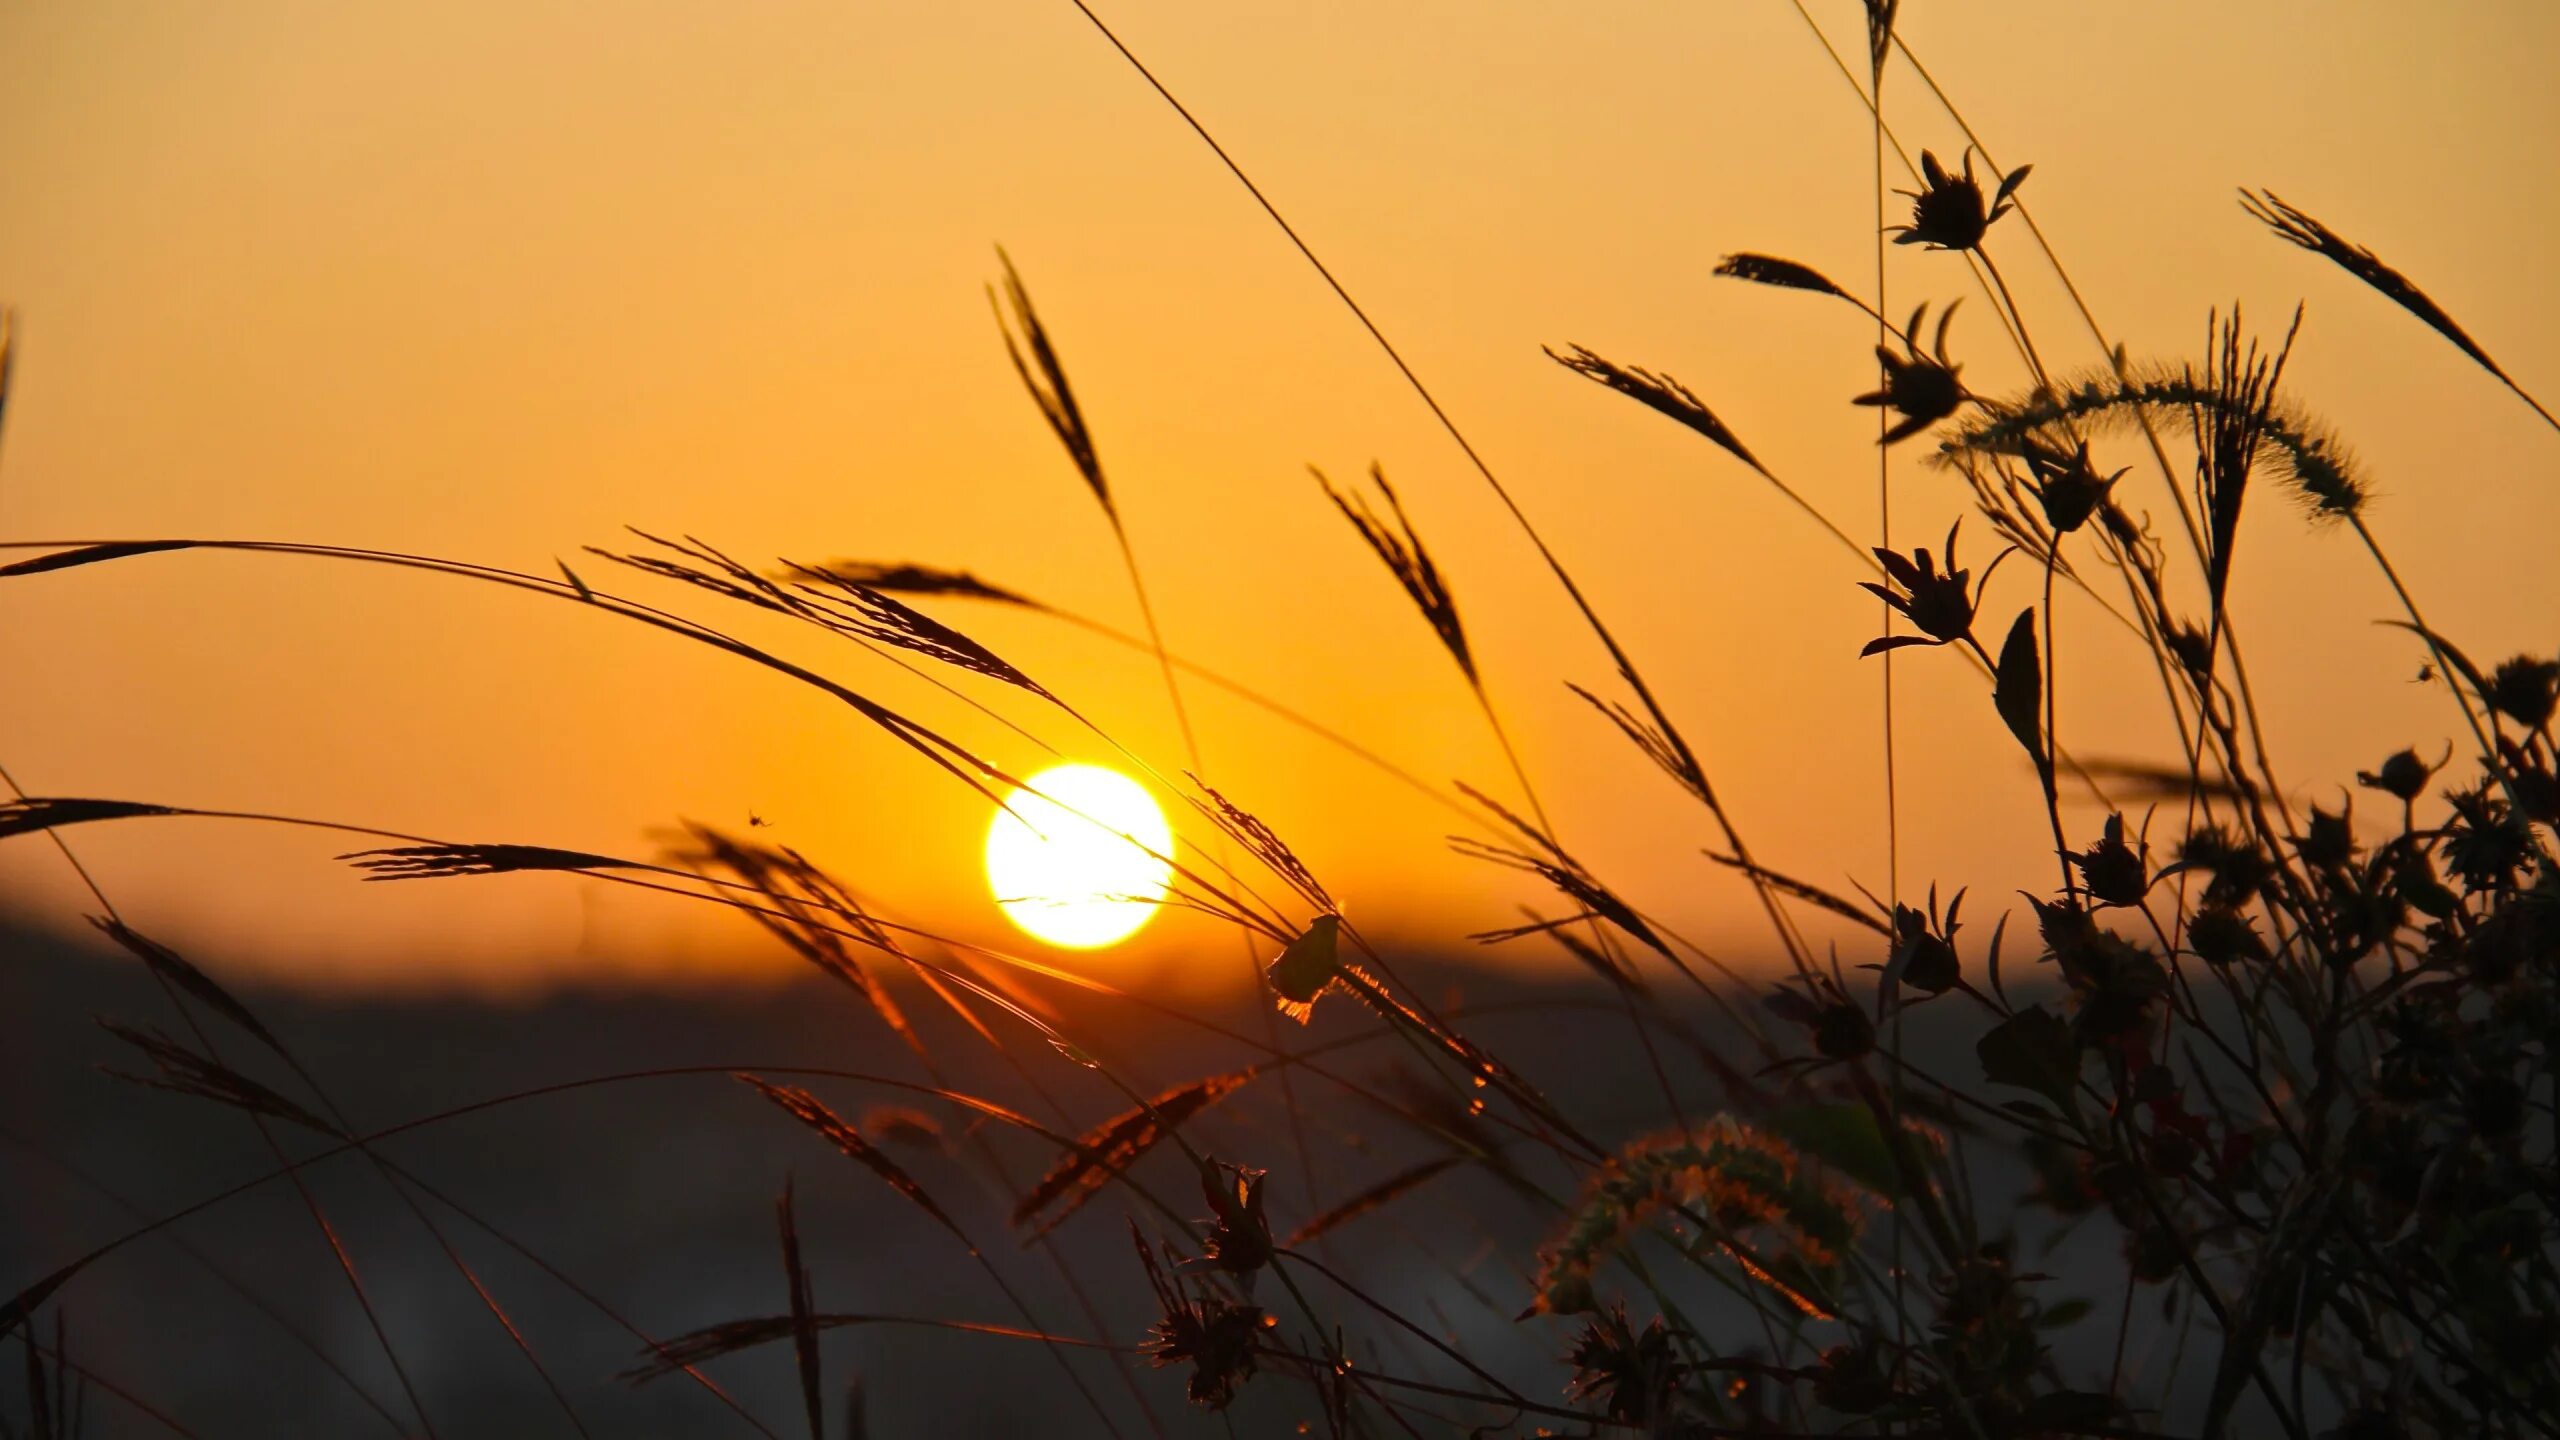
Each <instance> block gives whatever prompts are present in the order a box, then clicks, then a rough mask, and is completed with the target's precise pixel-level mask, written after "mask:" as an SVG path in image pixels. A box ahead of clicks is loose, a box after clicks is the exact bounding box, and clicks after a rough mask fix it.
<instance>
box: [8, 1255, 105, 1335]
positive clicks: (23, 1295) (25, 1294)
mask: <svg viewBox="0 0 2560 1440" xmlns="http://www.w3.org/2000/svg"><path fill="white" fill-rule="evenodd" d="M97 1258H98V1257H97V1256H96V1255H86V1256H83V1257H81V1258H80V1259H78V1260H74V1261H72V1262H71V1263H70V1264H68V1265H65V1266H63V1267H62V1268H61V1269H59V1270H56V1271H54V1272H53V1273H52V1274H50V1275H47V1276H45V1277H44V1278H43V1279H41V1280H38V1281H37V1282H36V1283H34V1284H33V1285H30V1286H28V1287H27V1288H25V1289H24V1290H21V1291H19V1292H18V1293H17V1294H15V1295H12V1296H10V1297H9V1301H8V1303H7V1304H5V1305H0V1339H5V1338H7V1336H8V1335H9V1332H11V1331H13V1330H15V1329H17V1328H18V1327H19V1326H20V1325H23V1324H25V1323H26V1321H27V1317H29V1316H31V1315H33V1314H34V1313H35V1312H36V1307H38V1306H40V1305H42V1304H44V1302H45V1301H47V1300H50V1299H52V1298H53V1292H54V1291H56V1290H59V1289H61V1288H62V1287H63V1286H65V1285H67V1284H69V1283H71V1277H72V1276H74V1275H77V1274H79V1273H80V1272H81V1271H82V1270H85V1269H87V1268H88V1266H89V1262H90V1261H92V1260H95V1259H97Z"/></svg>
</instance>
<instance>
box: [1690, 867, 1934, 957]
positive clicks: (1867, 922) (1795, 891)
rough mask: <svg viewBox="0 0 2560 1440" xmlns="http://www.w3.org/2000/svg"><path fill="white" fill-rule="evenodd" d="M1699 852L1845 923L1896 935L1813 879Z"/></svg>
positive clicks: (1882, 923)
mask: <svg viewBox="0 0 2560 1440" xmlns="http://www.w3.org/2000/svg"><path fill="white" fill-rule="evenodd" d="M1699 853H1700V854H1702V855H1704V856H1706V857H1707V858H1708V859H1710V860H1713V861H1714V862H1716V863H1717V864H1719V865H1722V866H1725V867H1727V868H1729V869H1734V870H1739V871H1741V872H1742V873H1744V874H1746V875H1750V876H1753V877H1755V878H1757V879H1759V880H1761V881H1764V882H1766V883H1767V884H1769V885H1772V886H1774V887H1776V888H1777V889H1780V890H1783V891H1785V892H1786V893H1788V894H1790V895H1793V896H1795V897H1796V898H1797V899H1799V900H1803V901H1806V902H1808V903H1810V904H1814V905H1819V906H1821V907H1822V908H1823V909H1825V910H1828V911H1830V912H1831V913H1832V914H1834V915H1837V916H1839V917H1841V918H1842V919H1844V920H1854V921H1856V922H1857V923H1858V924H1860V925H1863V926H1865V927H1866V928H1867V929H1869V930H1873V931H1875V932H1876V933H1877V934H1879V935H1885V936H1890V935H1892V934H1893V927H1892V926H1890V925H1887V924H1886V923H1885V922H1884V921H1882V920H1880V919H1878V918H1876V916H1875V914H1874V912H1873V911H1871V910H1869V909H1867V908H1865V907H1863V906H1860V905H1859V904H1857V903H1856V902H1855V901H1852V900H1849V899H1847V898H1845V897H1843V896H1842V895H1841V894H1840V893H1839V892H1837V891H1834V890H1826V889H1824V888H1823V887H1821V886H1819V885H1816V884H1814V883H1813V882H1812V881H1810V880H1799V879H1797V878H1796V877H1794V876H1793V875H1789V874H1786V873H1784V872H1782V871H1777V870H1772V869H1770V868H1769V867H1768V866H1766V865H1754V864H1752V863H1751V862H1750V861H1748V860H1745V859H1743V858H1741V857H1740V856H1738V855H1719V854H1717V853H1716V852H1715V851H1713V850H1702V851H1700V852H1699Z"/></svg>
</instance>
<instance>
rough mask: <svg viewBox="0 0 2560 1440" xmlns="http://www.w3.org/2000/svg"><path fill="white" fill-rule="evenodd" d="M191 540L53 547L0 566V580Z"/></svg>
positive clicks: (178, 546) (189, 545)
mask: <svg viewBox="0 0 2560 1440" xmlns="http://www.w3.org/2000/svg"><path fill="white" fill-rule="evenodd" d="M194 548H195V542H194V541H192V540H134V541H129V542H125V543H122V544H109V545H82V546H78V547H76V548H74V549H70V550H56V551H54V552H53V553H52V554H50V555H39V556H37V557H36V558H34V559H32V560H21V561H19V562H17V563H16V564H14V565H0V579H5V578H7V577H9V576H12V575H41V574H43V573H45V572H46V571H48V570H69V569H72V568H73V567H75V566H80V565H95V564H97V563H99V562H101V561H105V560H122V559H124V558H125V557H126V556H128V555H156V554H158V553H160V552H161V551H163V550H192V549H194Z"/></svg>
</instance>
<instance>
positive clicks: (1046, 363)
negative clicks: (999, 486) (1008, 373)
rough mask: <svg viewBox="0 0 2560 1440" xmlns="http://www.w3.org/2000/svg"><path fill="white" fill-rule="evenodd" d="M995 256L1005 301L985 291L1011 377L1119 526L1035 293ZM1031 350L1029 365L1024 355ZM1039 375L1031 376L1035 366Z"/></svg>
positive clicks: (1009, 264)
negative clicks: (1009, 319) (1009, 316)
mask: <svg viewBox="0 0 2560 1440" xmlns="http://www.w3.org/2000/svg"><path fill="white" fill-rule="evenodd" d="M996 258H997V259H999V260H1002V261H1003V262H1004V301H1001V302H1000V301H998V300H997V298H996V292H995V287H994V286H992V285H991V286H988V287H987V303H988V304H990V305H993V306H995V310H996V326H997V328H998V329H1000V330H1002V331H1003V332H1004V353H1005V354H1007V355H1009V356H1011V357H1012V358H1013V373H1015V374H1016V375H1019V376H1021V377H1022V388H1024V389H1025V390H1028V391H1030V392H1031V399H1032V401H1033V403H1035V404H1037V405H1038V406H1039V407H1040V414H1041V417H1042V418H1043V419H1045V420H1047V421H1048V422H1049V429H1050V430H1051V431H1052V432H1053V433H1055V434H1056V435H1057V437H1058V443H1059V444H1061V445H1064V446H1065V447H1067V456H1068V458H1069V459H1071V460H1073V461H1074V462H1075V466H1076V473H1077V474H1079V475H1081V476H1083V477H1084V483H1085V485H1086V487H1087V488H1088V489H1090V490H1092V491H1093V498H1094V499H1096V500H1098V501H1100V502H1102V510H1103V513H1104V514H1106V515H1108V516H1110V517H1111V523H1112V524H1114V525H1117V524H1119V523H1120V512H1119V511H1118V509H1116V508H1115V507H1114V506H1113V505H1112V503H1111V485H1110V482H1109V481H1107V480H1105V479H1104V478H1103V474H1102V457H1101V455H1100V453H1099V452H1097V451H1096V450H1095V449H1094V445H1093V431H1092V430H1091V429H1089V428H1088V427H1087V426H1086V425H1085V420H1084V411H1083V409H1082V408H1080V407H1079V406H1078V405H1077V404H1076V392H1075V388H1074V387H1073V386H1071V385H1069V384H1068V383H1067V369H1066V366H1065V365H1063V364H1061V363H1060V362H1059V360H1058V350H1057V347H1056V346H1055V345H1053V344H1051V343H1050V340H1049V330H1048V327H1047V326H1044V325H1042V324H1041V323H1040V312H1038V311H1037V310H1034V309H1032V308H1031V292H1030V291H1028V290H1025V289H1024V288H1023V287H1022V276H1021V275H1020V274H1019V273H1017V272H1016V271H1015V270H1014V268H1013V257H1012V256H1010V255H1007V254H1005V253H1004V250H1003V248H1002V247H1001V246H999V247H998V248H997V250H996ZM1006 302H1010V303H1011V305H1012V306H1013V323H1012V324H1007V323H1006V321H1005V314H1004V305H1005V303H1006ZM1016 326H1019V327H1020V329H1021V331H1022V340H1021V343H1020V344H1016V343H1015V342H1014V334H1013V332H1014V329H1015V328H1016ZM1026 349H1028V350H1029V351H1030V352H1031V358H1030V359H1029V360H1028V361H1026V360H1024V359H1023V357H1022V352H1023V351H1024V350H1026ZM1035 366H1036V367H1037V368H1038V370H1039V374H1038V375H1036V376H1035V375H1034V374H1032V370H1033V368H1034V367H1035Z"/></svg>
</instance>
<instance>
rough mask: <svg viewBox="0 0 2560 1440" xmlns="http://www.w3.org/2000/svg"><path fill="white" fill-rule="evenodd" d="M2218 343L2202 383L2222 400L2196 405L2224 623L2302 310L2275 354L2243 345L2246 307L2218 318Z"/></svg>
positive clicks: (2212, 572)
mask: <svg viewBox="0 0 2560 1440" xmlns="http://www.w3.org/2000/svg"><path fill="white" fill-rule="evenodd" d="M2213 329H2214V331H2215V334H2216V338H2217V340H2218V343H2217V344H2216V345H2215V346H2214V347H2213V348H2212V350H2211V351H2210V352H2209V353H2208V356H2207V359H2206V363H2205V369H2204V375H2203V383H2204V384H2205V385H2207V386H2209V387H2210V388H2211V389H2212V390H2213V392H2214V395H2215V400H2216V403H2214V404H2212V405H2210V406H2206V405H2198V406H2195V407H2191V408H2192V409H2193V410H2194V411H2195V416H2194V424H2195V431H2196V491H2197V494H2196V500H2197V508H2198V509H2199V510H2200V511H2201V512H2202V513H2203V515H2204V517H2205V524H2206V532H2205V541H2206V543H2205V571H2206V574H2205V582H2206V586H2207V588H2208V589H2209V590H2210V592H2211V593H2212V596H2213V623H2214V626H2215V629H2216V630H2217V631H2218V630H2219V629H2220V628H2221V625H2222V611H2223V596H2224V594H2225V593H2226V592H2227V591H2228V590H2229V588H2230V584H2231V559H2232V547H2233V545H2234V544H2235V543H2236V542H2237V541H2238V539H2239V530H2240V508H2241V502H2242V500H2243V499H2244V498H2245V497H2246V495H2247V493H2248V488H2249V476H2250V472H2251V471H2252V470H2254V469H2255V468H2256V466H2257V463H2258V447H2259V445H2260V444H2262V443H2263V442H2264V441H2265V439H2266V436H2267V431H2268V429H2269V426H2270V425H2271V424H2272V422H2273V420H2274V416H2275V406H2276V385H2277V383H2278V382H2279V381H2280V380H2282V379H2283V378H2284V364H2285V360H2286V359H2287V358H2288V357H2289V356H2291V354H2292V353H2293V338H2294V336H2295V335H2296V334H2297V333H2299V332H2300V330H2301V329H2302V311H2301V310H2300V309H2299V308H2296V309H2295V310H2294V312H2293V327H2292V328H2291V329H2289V330H2287V331H2285V335H2284V344H2283V346H2282V347H2281V348H2279V349H2278V350H2277V351H2276V352H2275V354H2274V355H2272V356H2269V355H2265V354H2262V353H2261V352H2260V350H2259V348H2258V344H2257V342H2256V341H2254V340H2252V341H2250V342H2249V344H2248V346H2247V348H2246V349H2245V350H2244V349H2243V348H2242V346H2241V342H2240V312H2239V310H2238V309H2237V308H2236V307H2235V308H2234V309H2233V310H2232V312H2231V319H2230V321H2229V322H2228V323H2222V322H2220V321H2219V320H2217V321H2216V322H2214V325H2213Z"/></svg>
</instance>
